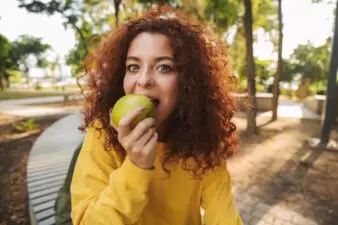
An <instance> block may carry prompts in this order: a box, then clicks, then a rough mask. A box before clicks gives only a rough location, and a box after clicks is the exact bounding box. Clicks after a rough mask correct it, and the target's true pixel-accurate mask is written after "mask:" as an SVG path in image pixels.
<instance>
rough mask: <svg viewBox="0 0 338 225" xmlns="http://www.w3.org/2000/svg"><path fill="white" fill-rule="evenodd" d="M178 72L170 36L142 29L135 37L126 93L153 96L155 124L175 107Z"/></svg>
mask: <svg viewBox="0 0 338 225" xmlns="http://www.w3.org/2000/svg"><path fill="white" fill-rule="evenodd" d="M178 76H179V74H178V72H177V71H176V65H175V59H174V58H173V50H172V48H171V46H170V42H169V39H168V38H167V37H166V36H165V35H163V34H160V33H146V32H144V33H140V34H138V35H137V36H136V37H135V38H134V40H133V41H132V43H131V45H130V47H129V49H128V53H127V60H126V73H125V76H124V81H123V88H124V91H125V94H142V95H145V96H148V97H149V98H150V99H152V101H153V103H154V105H155V107H156V114H155V121H156V127H159V126H160V125H161V124H163V122H164V121H166V120H167V119H168V117H169V116H170V115H171V113H172V112H173V111H174V109H175V107H176V104H177V99H178Z"/></svg>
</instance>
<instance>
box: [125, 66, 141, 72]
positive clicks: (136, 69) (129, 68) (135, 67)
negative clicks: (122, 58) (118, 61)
mask: <svg viewBox="0 0 338 225" xmlns="http://www.w3.org/2000/svg"><path fill="white" fill-rule="evenodd" d="M127 69H128V71H129V72H136V71H138V69H139V66H137V65H129V66H127Z"/></svg>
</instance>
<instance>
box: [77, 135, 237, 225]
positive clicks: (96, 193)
mask: <svg viewBox="0 0 338 225" xmlns="http://www.w3.org/2000/svg"><path fill="white" fill-rule="evenodd" d="M103 137H104V136H103V135H99V134H98V132H96V130H95V129H93V128H89V129H88V132H87V135H86V138H85V140H84V144H83V147H82V149H81V152H80V154H79V157H78V160H77V163H76V166H75V170H74V175H73V180H72V184H71V201H72V214H71V215H72V220H73V223H74V225H80V224H81V225H83V224H86V225H99V224H102V225H103V224H107V225H108V224H112V225H126V224H133V225H201V224H202V218H201V213H200V208H203V209H204V210H205V214H204V218H203V221H204V223H205V224H206V225H242V222H241V219H240V217H239V215H238V212H237V210H236V208H235V202H234V198H233V195H232V191H231V178H230V175H229V173H228V170H227V168H226V165H224V166H222V167H221V166H220V167H218V168H216V169H215V170H213V171H210V173H209V174H207V175H204V177H203V179H200V180H197V179H192V175H191V174H190V173H189V172H187V171H185V170H183V169H182V167H181V164H180V163H177V164H174V165H170V167H169V169H170V171H171V176H170V177H169V178H168V177H167V174H166V173H165V172H164V171H163V170H162V167H161V162H160V160H159V158H160V156H161V152H163V151H164V148H165V145H164V144H163V143H158V144H157V148H156V151H157V153H158V154H157V155H158V157H157V159H156V162H155V169H154V170H143V169H141V168H138V167H137V166H135V165H134V164H133V163H131V162H130V161H129V160H128V158H126V160H124V161H123V162H121V160H119V159H118V157H117V155H116V153H115V152H114V151H105V149H104V145H103V143H104V140H103Z"/></svg>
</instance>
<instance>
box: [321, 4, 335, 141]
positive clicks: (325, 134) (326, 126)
mask: <svg viewBox="0 0 338 225" xmlns="http://www.w3.org/2000/svg"><path fill="white" fill-rule="evenodd" d="M337 69H338V1H337V5H336V21H335V25H334V34H333V42H332V53H331V60H330V69H329V73H328V81H327V93H326V106H325V119H324V123H323V129H322V134H321V140H320V142H321V144H323V145H326V144H327V143H328V142H329V136H330V132H331V129H332V124H333V123H334V119H335V118H334V107H335V88H336V85H337Z"/></svg>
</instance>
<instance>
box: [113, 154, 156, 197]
mask: <svg viewBox="0 0 338 225" xmlns="http://www.w3.org/2000/svg"><path fill="white" fill-rule="evenodd" d="M154 172H155V170H154V169H151V170H146V169H142V168H140V167H137V166H136V165H135V164H134V163H132V162H131V161H130V160H129V158H128V157H126V159H125V160H124V162H123V164H122V166H121V168H120V171H119V173H120V176H121V179H123V180H124V182H125V184H126V185H127V186H129V187H132V188H135V189H138V190H140V191H146V190H148V188H149V184H150V182H151V179H152V177H153V176H154Z"/></svg>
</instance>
